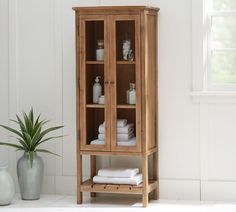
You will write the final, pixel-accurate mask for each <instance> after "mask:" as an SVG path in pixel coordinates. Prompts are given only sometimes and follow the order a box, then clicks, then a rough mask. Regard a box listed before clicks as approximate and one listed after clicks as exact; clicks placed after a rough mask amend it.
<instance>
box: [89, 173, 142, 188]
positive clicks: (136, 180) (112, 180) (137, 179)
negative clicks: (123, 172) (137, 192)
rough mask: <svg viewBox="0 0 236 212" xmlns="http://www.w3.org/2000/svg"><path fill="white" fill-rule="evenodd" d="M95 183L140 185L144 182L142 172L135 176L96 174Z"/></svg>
mask: <svg viewBox="0 0 236 212" xmlns="http://www.w3.org/2000/svg"><path fill="white" fill-rule="evenodd" d="M93 182H94V183H102V184H103V183H105V184H125V185H139V184H140V183H142V174H137V175H135V176H133V177H101V176H94V177H93Z"/></svg>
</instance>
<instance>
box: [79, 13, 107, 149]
mask: <svg viewBox="0 0 236 212" xmlns="http://www.w3.org/2000/svg"><path fill="white" fill-rule="evenodd" d="M107 28H108V26H107V17H105V16H104V17H103V16H95V15H94V16H91V15H90V16H86V15H83V16H80V28H79V35H80V36H79V39H80V42H79V43H80V45H81V47H80V48H81V52H79V63H80V70H79V86H80V92H79V101H80V102H79V105H80V117H79V119H80V129H81V130H80V132H79V133H80V147H81V150H94V151H110V128H109V126H110V117H109V114H110V112H109V111H110V108H109V107H107V105H108V106H109V101H110V100H109V99H110V98H109V91H108V90H109V87H108V83H107V81H108V62H109V54H108V45H107V44H108V42H109V40H108V36H107V32H108V29H107Z"/></svg>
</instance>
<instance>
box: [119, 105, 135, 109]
mask: <svg viewBox="0 0 236 212" xmlns="http://www.w3.org/2000/svg"><path fill="white" fill-rule="evenodd" d="M117 108H120V109H135V108H136V105H117Z"/></svg>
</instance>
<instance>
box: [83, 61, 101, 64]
mask: <svg viewBox="0 0 236 212" xmlns="http://www.w3.org/2000/svg"><path fill="white" fill-rule="evenodd" d="M86 64H88V65H96V64H101V65H103V64H104V61H86Z"/></svg>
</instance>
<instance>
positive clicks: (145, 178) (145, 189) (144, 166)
mask: <svg viewBox="0 0 236 212" xmlns="http://www.w3.org/2000/svg"><path fill="white" fill-rule="evenodd" d="M142 175H143V207H147V206H148V156H147V155H145V156H143V157H142Z"/></svg>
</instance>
